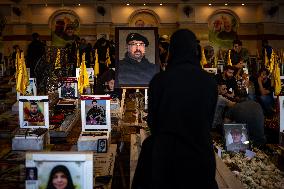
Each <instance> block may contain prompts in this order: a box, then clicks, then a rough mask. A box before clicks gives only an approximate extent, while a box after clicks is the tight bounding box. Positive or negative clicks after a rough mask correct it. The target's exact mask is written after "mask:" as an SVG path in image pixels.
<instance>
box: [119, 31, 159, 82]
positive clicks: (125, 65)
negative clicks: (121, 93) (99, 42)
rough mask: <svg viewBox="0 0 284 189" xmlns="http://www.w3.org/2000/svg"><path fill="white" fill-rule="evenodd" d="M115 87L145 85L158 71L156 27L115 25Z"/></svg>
mask: <svg viewBox="0 0 284 189" xmlns="http://www.w3.org/2000/svg"><path fill="white" fill-rule="evenodd" d="M115 36H116V39H115V41H116V44H117V45H116V68H115V70H116V79H115V82H116V84H115V86H116V87H122V88H123V87H130V88H138V87H147V86H148V84H149V82H150V80H151V79H152V77H153V76H154V75H155V74H156V73H157V72H159V70H160V66H159V55H158V53H159V52H158V39H157V36H158V33H157V28H156V27H117V28H115Z"/></svg>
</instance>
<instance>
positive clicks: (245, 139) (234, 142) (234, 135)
mask: <svg viewBox="0 0 284 189" xmlns="http://www.w3.org/2000/svg"><path fill="white" fill-rule="evenodd" d="M224 133H225V147H226V150H227V151H231V152H240V151H246V150H249V149H250V143H249V136H248V130H247V127H246V124H237V123H236V124H224Z"/></svg>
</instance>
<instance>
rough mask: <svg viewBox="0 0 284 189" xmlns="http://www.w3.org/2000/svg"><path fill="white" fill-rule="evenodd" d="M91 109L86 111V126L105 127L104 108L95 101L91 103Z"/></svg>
mask: <svg viewBox="0 0 284 189" xmlns="http://www.w3.org/2000/svg"><path fill="white" fill-rule="evenodd" d="M92 104H93V107H92V108H91V109H90V110H89V111H88V113H87V117H86V121H87V124H88V125H106V115H105V110H104V108H102V107H100V106H98V105H97V100H93V101H92Z"/></svg>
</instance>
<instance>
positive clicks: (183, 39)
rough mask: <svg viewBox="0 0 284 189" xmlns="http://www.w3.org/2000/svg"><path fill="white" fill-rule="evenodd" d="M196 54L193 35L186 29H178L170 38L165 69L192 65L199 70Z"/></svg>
mask: <svg viewBox="0 0 284 189" xmlns="http://www.w3.org/2000/svg"><path fill="white" fill-rule="evenodd" d="M197 54H198V53H197V41H196V37H195V34H194V33H193V32H192V31H190V30H188V29H180V30H178V31H176V32H175V33H174V34H173V35H172V37H171V40H170V47H169V59H168V67H167V68H170V67H172V66H175V65H179V64H192V65H196V66H198V67H200V68H201V66H200V63H199V61H200V60H199V58H198V56H197Z"/></svg>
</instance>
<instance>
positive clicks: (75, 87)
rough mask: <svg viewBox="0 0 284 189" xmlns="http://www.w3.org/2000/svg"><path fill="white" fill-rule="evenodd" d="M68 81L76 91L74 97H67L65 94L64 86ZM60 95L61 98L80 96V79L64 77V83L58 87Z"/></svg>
mask: <svg viewBox="0 0 284 189" xmlns="http://www.w3.org/2000/svg"><path fill="white" fill-rule="evenodd" d="M66 83H71V88H73V89H74V93H75V95H74V97H66V95H64V94H63V93H64V92H63V90H64V88H63V87H64V86H65V85H66ZM58 95H59V98H78V80H77V78H76V77H66V78H64V80H63V85H62V86H61V87H59V88H58ZM72 96H73V95H72Z"/></svg>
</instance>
